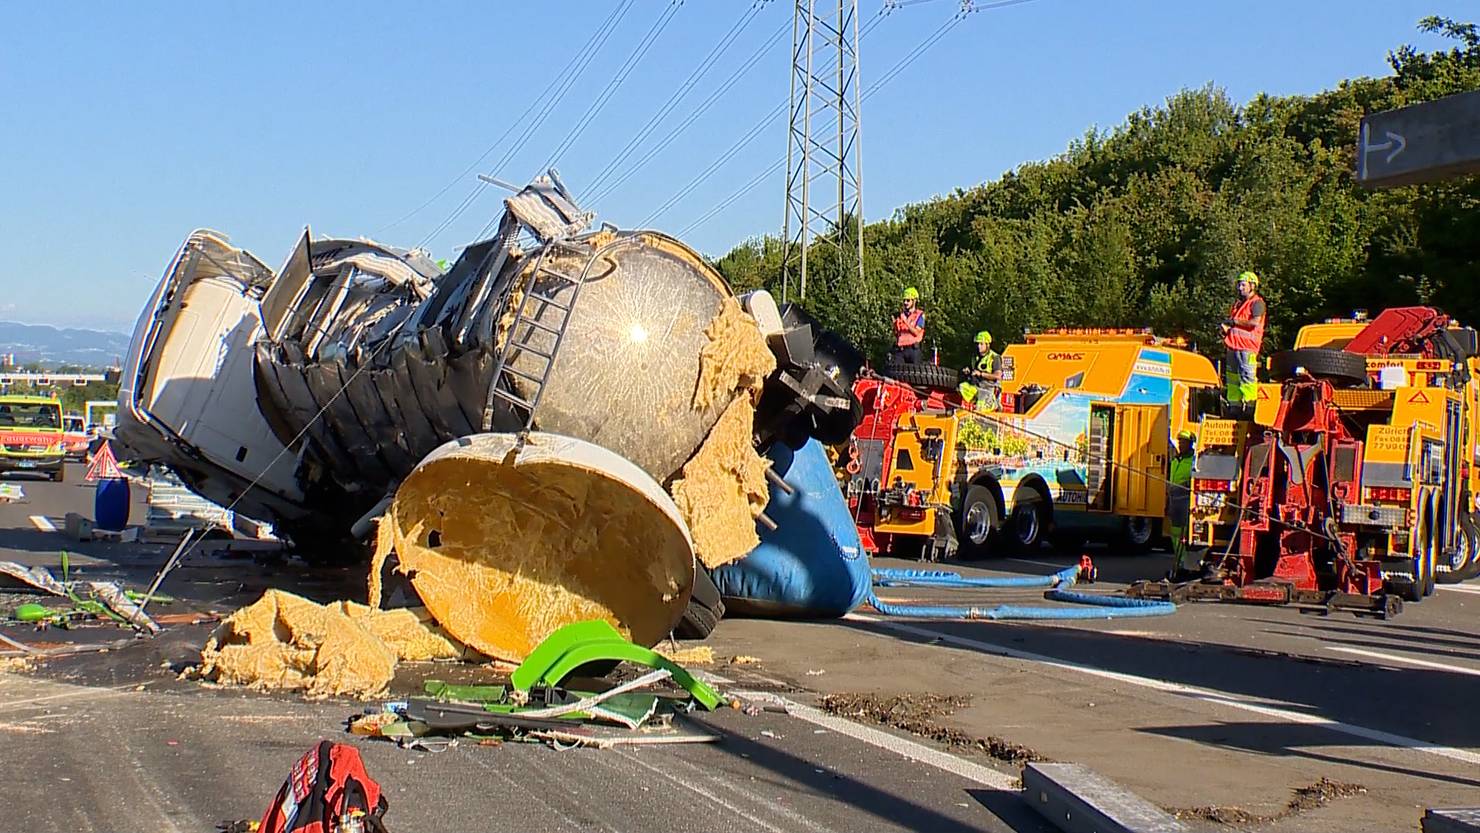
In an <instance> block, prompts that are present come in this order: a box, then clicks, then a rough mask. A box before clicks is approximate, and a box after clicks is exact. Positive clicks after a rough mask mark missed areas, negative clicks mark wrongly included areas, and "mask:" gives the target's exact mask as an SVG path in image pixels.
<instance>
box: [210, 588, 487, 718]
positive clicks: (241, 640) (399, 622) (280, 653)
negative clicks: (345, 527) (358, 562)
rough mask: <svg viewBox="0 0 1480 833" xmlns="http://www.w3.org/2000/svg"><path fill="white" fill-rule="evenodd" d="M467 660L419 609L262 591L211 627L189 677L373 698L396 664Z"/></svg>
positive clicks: (462, 650)
mask: <svg viewBox="0 0 1480 833" xmlns="http://www.w3.org/2000/svg"><path fill="white" fill-rule="evenodd" d="M468 656H469V652H468V651H467V650H466V649H465V648H464V647H463V646H462V645H460V644H458V643H457V642H455V641H454V640H452V639H450V638H448V636H447V635H446V633H445V632H443V631H442V630H441V629H440V628H439V627H437V625H436V624H434V623H433V622H432V621H431V618H430V616H428V615H427V613H426V611H425V610H424V609H414V608H403V609H397V610H372V609H371V608H369V607H366V606H365V605H359V604H355V603H353V602H334V603H331V604H327V605H321V604H318V603H316V602H312V601H309V600H308V599H305V598H303V597H302V596H296V595H294V594H292V593H288V592H285V591H282V590H268V591H267V592H265V593H264V594H263V595H262V598H261V599H259V600H258V601H256V602H255V603H253V604H251V605H248V606H247V607H244V608H242V609H240V610H238V611H237V612H235V613H233V614H232V615H231V616H229V617H227V618H226V619H225V620H223V621H222V622H221V624H220V625H218V626H217V627H216V629H215V630H214V631H213V632H212V633H211V635H210V638H209V639H207V641H206V645H205V647H204V648H203V649H202V650H201V663H200V665H199V666H198V667H197V668H196V669H194V670H193V671H192V672H191V674H192V676H198V677H200V678H201V679H205V680H210V681H213V682H218V683H223V684H229V685H241V686H246V687H248V688H252V689H257V690H279V691H302V692H304V693H305V694H307V695H308V696H310V697H328V696H351V697H373V696H376V695H378V694H382V693H384V692H385V690H386V688H387V687H388V686H389V684H390V681H391V677H392V676H393V675H394V673H395V669H396V662H397V661H398V660H406V661H425V660H433V659H460V658H466V657H468Z"/></svg>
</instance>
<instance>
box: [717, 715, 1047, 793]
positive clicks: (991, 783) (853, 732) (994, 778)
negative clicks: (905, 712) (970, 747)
mask: <svg viewBox="0 0 1480 833" xmlns="http://www.w3.org/2000/svg"><path fill="white" fill-rule="evenodd" d="M736 695H738V696H739V697H742V698H744V699H746V700H758V701H762V702H767V703H775V704H777V705H780V706H785V707H786V712H787V714H789V715H791V716H792V717H796V718H800V719H802V720H805V721H807V722H808V723H812V724H815V725H817V726H821V727H822V728H824V729H831V730H832V731H834V732H837V733H838V734H840V735H847V736H848V737H850V738H853V739H854V740H861V741H863V742H864V743H867V744H869V745H870V746H877V747H878V748H880V749H884V750H887V751H889V752H893V753H894V754H896V755H900V756H902V757H905V758H909V759H911V760H915V761H919V762H920V763H922V764H929V765H930V766H933V767H935V768H936V769H939V770H943V771H945V772H949V773H951V774H953V775H959V776H961V777H962V778H965V779H966V780H968V781H975V782H976V783H978V784H981V785H982V786H984V787H991V788H992V789H994V790H1011V791H1016V790H1017V788H1018V781H1017V779H1016V778H1013V777H1012V776H1010V775H1006V774H1004V773H1001V772H998V771H997V770H995V769H992V768H991V767H986V766H982V765H981V764H977V763H973V762H971V761H967V760H964V759H962V758H958V757H956V756H955V755H951V754H949V753H947V752H942V751H940V750H939V749H934V748H932V747H929V746H926V745H924V744H922V743H916V742H915V741H912V740H909V739H908V738H902V737H900V736H898V735H891V734H889V733H888V732H883V731H880V730H878V729H875V728H872V727H870V726H864V725H862V724H860V723H854V722H853V721H851V720H845V719H844V718H841V717H836V716H834V715H830V714H828V713H827V712H825V711H823V710H821V709H815V708H813V707H811V706H805V705H802V704H801V703H797V702H795V701H792V700H788V699H786V698H785V697H782V696H781V695H779V694H773V693H771V692H769V691H739V692H736Z"/></svg>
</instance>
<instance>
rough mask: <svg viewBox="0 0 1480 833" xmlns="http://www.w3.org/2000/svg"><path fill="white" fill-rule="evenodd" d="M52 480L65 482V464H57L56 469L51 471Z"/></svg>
mask: <svg viewBox="0 0 1480 833" xmlns="http://www.w3.org/2000/svg"><path fill="white" fill-rule="evenodd" d="M51 479H52V482H55V483H65V482H66V481H67V464H66V463H62V464H61V465H60V466H57V470H56V471H54V472H52V473H51Z"/></svg>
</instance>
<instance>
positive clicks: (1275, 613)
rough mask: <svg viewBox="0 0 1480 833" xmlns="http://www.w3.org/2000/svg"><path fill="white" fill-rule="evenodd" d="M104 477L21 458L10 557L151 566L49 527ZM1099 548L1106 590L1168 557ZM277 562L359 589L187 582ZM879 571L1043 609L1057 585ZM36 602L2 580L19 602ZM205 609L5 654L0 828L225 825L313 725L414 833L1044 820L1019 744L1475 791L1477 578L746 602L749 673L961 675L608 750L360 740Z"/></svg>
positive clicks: (1223, 797)
mask: <svg viewBox="0 0 1480 833" xmlns="http://www.w3.org/2000/svg"><path fill="white" fill-rule="evenodd" d="M81 475H82V471H81V469H80V468H78V467H74V468H73V469H72V470H71V471H69V472H68V482H66V483H63V484H52V483H47V482H43V481H39V480H35V481H32V480H21V479H16V480H14V481H12V482H17V483H21V485H22V486H23V488H24V490H25V493H26V496H27V500H26V502H24V503H12V504H0V559H7V560H17V561H21V562H23V563H28V564H46V565H48V566H51V567H53V568H55V567H56V566H57V565H58V564H59V562H60V555H59V553H60V551H61V550H63V549H66V550H68V551H69V553H70V561H71V565H72V566H73V568H74V569H75V568H78V567H80V568H81V569H83V570H84V571H85V572H86V573H87V574H88V575H90V576H93V577H116V578H120V579H122V580H124V581H125V582H127V583H128V584H129V585H130V586H133V587H143V586H145V585H147V583H148V581H149V578H150V577H151V576H152V575H153V573H154V571H155V569H157V567H158V565H159V564H160V563H161V562H162V561H163V560H164V559H165V558H166V557H167V555H168V552H169V547H167V546H164V545H146V544H117V543H111V544H110V543H103V542H87V543H77V542H73V541H70V540H69V539H67V538H65V537H64V536H63V535H62V534H61V533H60V532H57V531H54V529H53V527H55V528H58V529H59V528H61V527H62V526H63V525H64V522H63V516H64V515H65V514H66V513H67V512H68V511H76V512H80V513H82V514H84V515H89V516H90V515H91V506H92V496H93V495H92V490H91V487H90V485H89V484H86V483H84V482H83V481H82V477H81ZM136 497H137V496H136ZM142 519H143V509H142V506H136V507H135V511H134V516H133V520H134V522H135V523H138V522H140V521H141V520H142ZM1090 554H1091V555H1092V556H1093V557H1094V558H1095V560H1096V563H1097V564H1098V565H1099V567H1100V572H1101V582H1102V585H1103V586H1102V587H1101V588H1100V589H1101V590H1104V591H1114V590H1116V589H1119V588H1120V587H1121V586H1123V583H1124V582H1126V581H1129V580H1132V579H1135V578H1144V577H1148V576H1152V575H1157V574H1159V573H1160V572H1162V571H1164V570H1165V568H1166V561H1167V557H1166V556H1164V555H1151V556H1143V557H1136V558H1126V557H1118V556H1116V555H1114V554H1112V553H1108V552H1104V551H1096V550H1090ZM1077 557H1078V553H1058V554H1056V553H1053V552H1050V551H1048V550H1045V551H1044V552H1042V553H1041V554H1036V555H1034V556H1031V557H1028V558H1027V560H1006V559H1004V560H995V561H989V562H984V563H983V564H982V565H981V566H984V567H987V568H990V569H988V570H979V569H977V568H976V567H975V566H974V565H973V566H968V567H963V568H962V569H963V570H964V571H966V572H971V573H976V572H982V573H992V574H1044V573H1048V572H1051V571H1053V570H1054V569H1056V568H1058V567H1060V566H1063V565H1066V564H1069V563H1072V562H1073V561H1074V560H1076V559H1077ZM899 566H906V565H903V564H900V565H899ZM268 586H283V587H288V588H289V589H293V590H295V591H296V592H301V593H304V594H306V595H309V596H311V597H314V598H320V599H324V600H327V599H332V598H354V597H355V595H354V594H355V593H356V592H358V593H360V594H363V574H362V571H361V570H359V569H358V568H344V569H338V570H333V569H319V570H307V569H305V568H303V567H302V566H301V565H299V564H297V562H291V561H290V562H285V563H282V564H276V565H274V564H265V565H264V564H260V563H256V562H254V561H252V560H250V559H244V558H240V557H228V556H224V555H211V554H207V553H205V552H198V553H195V554H193V555H192V556H191V557H190V559H188V560H187V562H186V563H185V564H184V565H183V566H182V568H181V569H179V570H177V571H176V572H174V573H173V574H172V575H171V577H170V578H169V580H167V581H166V583H165V585H164V587H163V590H164V592H167V593H169V594H171V595H173V596H175V597H177V598H179V599H180V602H179V603H178V604H179V606H180V608H179V609H191V610H219V611H229V610H231V609H233V608H234V607H236V606H239V605H241V604H244V603H247V602H250V601H252V600H254V599H255V598H256V597H257V596H258V595H259V594H260V593H261V591H262V589H264V588H265V587H268ZM880 595H881V596H883V597H884V598H885V599H887V600H890V601H928V602H932V603H939V602H960V603H975V604H983V603H989V604H996V603H999V602H1008V601H1014V602H1022V603H1028V604H1045V603H1044V602H1043V601H1042V600H1041V598H1038V596H1039V594H1038V592H1036V591H980V590H979V591H971V592H966V591H937V590H916V589H913V588H896V589H887V590H881V591H880ZM24 600H25V597H22V596H18V595H14V594H7V595H4V596H0V612H3V611H4V610H6V609H8V608H9V607H11V606H13V605H14V604H15V603H16V602H17V601H24ZM169 609H171V610H175V609H176V608H173V607H172V608H169ZM164 610H165V608H161V609H160V612H163V611H164ZM208 629H209V626H208V625H194V626H191V625H176V626H172V627H170V628H168V629H167V630H166V631H165V632H164V633H163V634H161V635H160V636H158V637H156V638H154V639H150V640H138V641H136V642H135V643H133V644H130V645H128V646H126V647H123V648H119V649H115V650H110V651H108V652H106V653H94V654H85V655H78V656H73V657H65V658H57V659H52V660H48V661H46V662H45V663H43V664H41V665H39V666H38V667H36V668H34V669H32V670H29V671H19V672H0V737H3V738H4V745H5V751H6V756H5V762H4V764H0V767H3V770H0V771H3V772H4V773H5V781H6V784H7V790H6V796H7V800H8V804H9V806H8V807H7V810H6V812H5V813H4V821H3V823H0V828H3V829H7V830H8V829H15V830H26V831H28V833H40V831H49V830H68V831H70V830H80V829H157V830H180V831H210V830H213V829H215V826H216V825H217V823H219V822H221V821H223V820H235V819H243V818H249V817H257V816H260V815H261V813H262V811H263V809H265V807H266V805H267V802H268V801H269V800H270V799H271V797H272V794H273V792H274V791H275V790H276V789H277V786H278V785H279V784H280V782H281V781H282V779H283V777H284V776H285V774H286V772H287V769H288V767H290V766H291V765H292V763H293V761H294V760H296V759H297V757H298V756H299V755H300V754H302V752H303V751H304V750H306V749H307V748H308V747H309V746H310V745H311V744H312V743H314V742H315V741H317V740H318V739H319V738H335V739H340V740H345V741H347V742H351V743H354V744H356V745H357V746H358V747H359V748H360V749H361V751H362V753H363V754H364V756H365V759H366V762H367V765H368V767H369V771H370V773H371V774H372V775H373V776H374V777H375V778H376V779H377V780H379V781H380V783H381V784H382V786H383V787H384V788H385V789H386V791H387V795H388V797H389V800H390V804H391V809H390V813H389V815H388V817H387V820H388V822H389V823H390V828H391V830H393V831H403V830H461V829H481V830H511V831H512V830H518V831H543V830H612V831H628V830H631V831H646V830H654V831H666V830H674V831H678V830H716V829H727V830H735V831H749V830H757V831H788V832H789V831H826V830H838V831H847V830H914V831H937V830H963V831H971V830H980V831H1002V830H1018V831H1034V830H1045V829H1050V828H1046V827H1044V825H1042V824H1041V823H1040V822H1039V821H1038V819H1037V817H1036V816H1035V815H1034V814H1033V813H1032V812H1031V810H1029V809H1028V808H1027V807H1026V806H1025V805H1024V804H1023V803H1022V801H1021V800H1020V799H1019V798H1018V795H1017V793H1016V791H1015V788H1016V783H1015V781H1016V775H1017V770H1018V767H1019V766H1020V760H1018V759H1020V758H1021V757H1022V755H1024V754H1033V755H1037V756H1039V757H1042V758H1047V759H1051V760H1058V761H1072V762H1077V763H1082V764H1085V765H1088V766H1090V767H1091V768H1093V769H1095V770H1097V771H1098V772H1100V773H1102V774H1103V775H1105V776H1107V777H1109V778H1111V779H1114V780H1115V781H1117V782H1119V783H1121V784H1123V785H1125V786H1126V787H1128V788H1130V789H1132V790H1134V791H1135V792H1137V793H1138V794H1140V795H1141V796H1143V797H1145V798H1147V799H1149V800H1151V801H1153V802H1155V803H1157V804H1159V805H1161V806H1163V807H1166V808H1168V809H1172V810H1180V811H1182V813H1183V816H1184V819H1185V821H1186V823H1187V824H1188V825H1189V826H1190V827H1191V828H1192V829H1208V830H1213V829H1220V830H1231V829H1237V830H1259V831H1325V830H1332V831H1336V830H1342V831H1345V830H1370V831H1386V830H1417V829H1418V821H1419V818H1420V817H1421V815H1422V812H1423V808H1424V807H1432V806H1451V807H1452V806H1476V805H1480V721H1477V719H1476V714H1475V713H1476V705H1475V704H1476V703H1480V587H1459V588H1449V589H1441V590H1440V591H1439V592H1438V593H1437V594H1436V595H1435V596H1434V597H1433V598H1430V599H1428V600H1426V601H1425V602H1424V603H1422V604H1419V605H1410V606H1409V607H1408V609H1407V611H1406V612H1405V613H1404V614H1403V615H1402V616H1400V617H1398V618H1397V619H1394V620H1391V621H1378V620H1373V619H1360V618H1357V617H1354V616H1351V615H1344V614H1337V615H1331V616H1312V615H1307V614H1302V613H1300V612H1298V611H1296V610H1292V609H1283V608H1259V607H1244V606H1226V605H1211V604H1195V605H1185V606H1183V607H1182V608H1181V609H1179V610H1178V612H1177V613H1176V614H1174V615H1172V616H1168V617H1164V618H1158V619H1129V620H1115V621H1088V622H1070V623H1053V624H1043V623H1033V624H1026V623H1008V622H987V621H947V620H913V619H898V618H889V617H882V616H879V615H877V614H875V613H872V612H870V611H869V610H867V609H864V610H862V611H860V612H859V613H857V614H854V615H852V616H850V617H848V618H846V619H843V620H839V621H831V622H776V621H759V620H726V621H725V622H724V623H722V624H721V627H720V629H719V630H718V631H717V632H716V634H715V635H714V637H712V638H711V640H710V642H709V644H711V645H712V646H713V647H714V649H715V652H716V653H717V654H718V655H720V656H721V657H732V656H738V655H743V656H750V657H755V658H757V659H758V660H759V662H758V663H755V664H744V665H721V666H719V667H717V668H715V669H713V673H714V674H716V675H718V676H719V678H720V679H721V680H724V681H725V682H724V683H723V685H724V687H726V688H728V689H729V690H731V691H749V690H757V691H768V692H776V693H777V694H778V695H779V696H782V697H785V698H787V699H788V700H790V701H793V702H796V703H801V704H810V703H814V702H816V701H817V698H818V696H819V695H821V694H826V693H847V694H855V695H857V694H862V695H869V696H873V697H875V698H888V697H904V698H906V700H905V701H903V702H906V703H910V702H918V701H919V698H920V695H924V694H935V695H946V696H952V697H957V698H960V699H959V700H957V701H956V704H957V705H956V707H955V708H954V710H952V709H940V710H938V711H937V712H936V713H933V714H926V716H925V718H923V719H920V720H914V721H912V722H910V723H909V724H908V725H907V726H902V727H892V728H891V727H884V728H883V729H879V728H876V727H873V726H862V725H860V724H854V723H850V722H847V721H840V720H838V719H836V718H832V717H829V716H827V715H825V714H823V713H821V712H816V711H809V710H806V709H795V710H794V713H793V714H778V713H771V712H765V713H762V714H759V715H754V716H751V715H745V714H743V713H740V712H735V711H728V710H726V711H722V712H718V713H715V714H711V715H696V716H695V717H694V718H693V720H694V724H695V728H700V729H705V730H708V731H710V732H712V733H714V734H717V735H719V736H720V741H719V742H717V743H713V744H704V745H692V746H668V747H647V748H642V749H626V750H602V751H598V750H573V751H565V752H558V751H555V750H552V749H548V748H545V747H542V746H535V745H524V744H504V745H502V746H498V747H482V746H477V745H471V744H466V743H464V744H460V745H459V746H456V747H454V748H452V749H449V750H447V751H445V752H440V753H424V752H415V751H407V750H402V749H399V748H397V747H396V746H395V745H393V744H391V743H389V742H386V741H372V740H367V739H363V738H357V737H351V736H349V735H347V734H345V733H344V731H343V725H344V722H345V720H346V718H348V717H349V716H351V715H353V714H355V713H357V712H358V711H359V710H360V709H361V708H362V707H363V705H364V704H360V703H350V702H336V701H329V702H305V701H303V700H302V699H299V698H296V697H290V696H281V695H279V696H269V695H261V694H248V693H243V692H239V691H235V690H229V689H217V688H206V687H203V686H202V685H200V684H199V683H193V682H189V681H183V680H178V679H176V671H177V670H178V669H179V668H180V667H182V666H183V665H184V664H186V663H188V662H190V661H191V660H192V659H194V658H195V652H196V651H198V648H199V646H200V644H201V643H202V642H203V641H204V638H205V633H206V632H207V631H208ZM0 633H4V634H6V635H8V636H11V637H13V638H17V639H23V640H25V641H28V642H32V643H35V644H43V643H41V642H39V641H38V640H59V641H62V640H64V641H69V642H79V641H81V642H86V641H89V640H92V641H102V640H112V639H116V638H118V637H119V636H120V633H119V632H118V631H116V630H113V629H111V628H94V629H91V630H86V631H84V630H78V631H73V632H71V633H68V634H65V635H62V636H56V635H52V634H36V633H34V632H33V631H31V630H30V629H29V626H21V625H18V624H7V625H3V626H0ZM911 698H913V699H911ZM895 722H901V723H902V721H895ZM1322 779H1326V786H1325V787H1318V788H1317V789H1316V790H1315V791H1314V792H1312V793H1310V794H1309V795H1308V796H1307V798H1306V799H1304V800H1301V799H1300V798H1299V796H1298V794H1297V792H1296V791H1297V790H1300V789H1301V788H1309V787H1312V785H1317V784H1319V783H1320V782H1321V781H1322ZM1309 796H1315V798H1310V797H1309Z"/></svg>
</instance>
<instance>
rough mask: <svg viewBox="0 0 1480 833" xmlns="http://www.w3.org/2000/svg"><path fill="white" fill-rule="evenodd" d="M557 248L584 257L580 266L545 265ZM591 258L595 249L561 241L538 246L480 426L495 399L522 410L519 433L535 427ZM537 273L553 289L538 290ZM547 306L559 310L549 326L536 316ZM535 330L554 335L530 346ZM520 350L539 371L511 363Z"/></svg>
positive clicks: (489, 422)
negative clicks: (520, 383) (524, 391)
mask: <svg viewBox="0 0 1480 833" xmlns="http://www.w3.org/2000/svg"><path fill="white" fill-rule="evenodd" d="M556 249H564V250H565V251H567V252H571V253H574V254H578V255H582V256H583V257H584V260H583V262H582V265H581V268H580V271H579V272H577V273H575V274H571V273H568V272H562V271H560V270H558V269H556V268H554V267H553V266H550V265H549V263H548V261H549V259H550V253H551V252H552V251H554V250H556ZM595 257H596V254H595V252H588V250H587V249H586V247H584V246H580V245H576V244H574V243H570V242H567V241H565V240H551V241H549V242H548V243H546V244H545V246H544V247H543V248H542V249H541V250H540V254H539V257H538V258H537V259H536V260H535V265H534V269H533V270H531V273H530V276H529V283H528V284H527V288H526V290H525V292H524V297H523V298H522V299H521V300H520V301H519V310H518V312H516V313H515V314H514V322H513V324H512V325H510V327H509V335H508V339H507V340H506V341H505V342H504V348H503V350H502V351H500V353H499V358H498V364H497V365H495V366H494V369H493V376H492V377H491V379H490V382H489V385H488V400H487V401H486V402H485V403H484V406H483V430H484V431H492V430H493V408H494V404H495V403H496V402H497V401H499V400H502V401H504V402H507V403H508V404H510V405H512V406H514V407H515V408H516V409H518V411H520V412H523V414H524V425H523V427H522V428H521V429H520V433H521V434H527V433H529V431H530V430H531V429H532V428H533V427H534V414H535V409H536V408H538V407H539V406H540V397H542V396H544V394H545V385H546V384H547V383H548V382H549V381H550V374H551V372H552V371H553V370H554V369H555V359H556V357H557V356H559V355H560V348H561V346H562V345H563V344H564V343H565V333H566V330H567V329H569V327H570V322H571V319H572V318H573V317H574V313H575V308H576V303H577V302H578V301H579V300H580V297H581V287H582V286H583V285H584V284H585V280H586V273H587V271H589V268H590V264H591V261H592V260H594V259H595ZM541 278H550V279H552V280H551V282H550V283H551V284H552V286H553V289H552V290H551V291H550V292H548V293H543V292H540V291H538V289H537V287H538V286H539V284H540V279H541ZM566 287H569V288H570V294H569V295H568V296H567V300H566V301H564V302H562V301H561V300H560V299H559V297H558V296H559V295H560V292H561V291H562V290H564V289H565V288H566ZM546 310H555V311H556V312H557V313H558V322H559V323H558V324H554V325H552V324H548V323H546V322H544V321H540V320H539V318H538V316H539V315H540V314H541V313H543V312H545V311H546ZM536 333H548V334H550V335H552V336H554V340H553V343H552V345H551V347H550V349H549V351H548V352H547V351H545V350H541V349H540V348H538V347H536V346H535V345H534V341H535V334H536ZM520 353H524V354H527V355H530V356H535V357H536V358H537V359H538V360H539V362H540V365H541V369H540V371H539V372H538V374H532V373H526V372H525V371H523V370H519V369H518V368H515V367H514V366H513V362H514V359H515V358H516V357H517V356H518V355H519V354H520ZM505 374H507V375H508V384H507V385H506V384H504V381H505ZM516 379H522V380H524V381H526V382H528V383H530V384H531V385H533V390H532V392H531V393H530V394H529V395H528V398H526V397H522V396H519V395H518V394H517V393H515V392H514V380H516Z"/></svg>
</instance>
